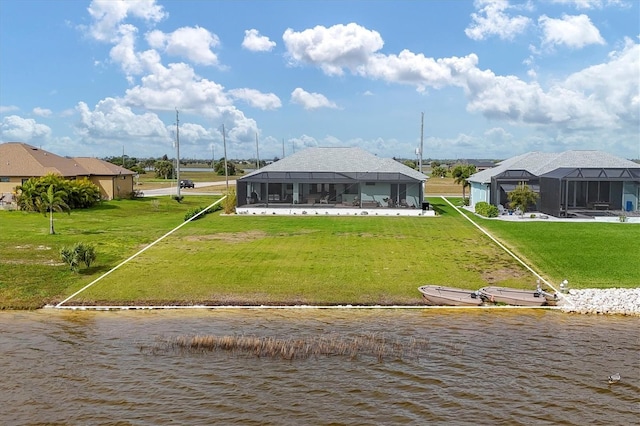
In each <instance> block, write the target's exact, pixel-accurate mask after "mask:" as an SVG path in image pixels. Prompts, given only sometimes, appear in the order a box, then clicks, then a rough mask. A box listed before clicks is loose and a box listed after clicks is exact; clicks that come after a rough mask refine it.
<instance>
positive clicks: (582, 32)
mask: <svg viewBox="0 0 640 426" xmlns="http://www.w3.org/2000/svg"><path fill="white" fill-rule="evenodd" d="M538 24H539V26H540V28H541V30H542V34H543V38H542V45H543V46H556V45H564V46H567V47H571V48H574V49H580V48H582V47H584V46H587V45H589V44H604V43H605V42H604V39H603V38H602V36H601V35H600V31H598V28H596V26H595V25H593V23H592V22H591V19H589V17H588V16H587V15H577V16H569V15H563V16H562V19H553V18H549V17H548V16H546V15H542V16H541V17H540V18H538Z"/></svg>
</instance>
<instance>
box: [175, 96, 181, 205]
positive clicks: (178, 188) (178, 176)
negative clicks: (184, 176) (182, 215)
mask: <svg viewBox="0 0 640 426" xmlns="http://www.w3.org/2000/svg"><path fill="white" fill-rule="evenodd" d="M176 183H177V185H176V188H177V190H178V192H177V197H178V201H180V120H179V119H178V108H176Z"/></svg>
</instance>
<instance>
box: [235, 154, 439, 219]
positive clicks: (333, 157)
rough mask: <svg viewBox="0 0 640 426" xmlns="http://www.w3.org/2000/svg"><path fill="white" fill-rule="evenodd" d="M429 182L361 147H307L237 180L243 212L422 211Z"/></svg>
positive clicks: (417, 173) (419, 174)
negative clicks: (310, 209)
mask: <svg viewBox="0 0 640 426" xmlns="http://www.w3.org/2000/svg"><path fill="white" fill-rule="evenodd" d="M426 179H427V177H426V176H425V175H424V174H422V173H419V172H417V171H416V170H414V169H411V168H409V167H407V166H405V165H404V164H401V163H399V162H398V161H395V160H393V159H390V158H380V157H377V156H375V155H373V154H371V153H369V152H367V151H365V150H363V149H360V148H307V149H305V150H302V151H299V152H296V153H295V154H292V155H290V156H288V157H285V158H283V159H281V160H279V161H276V162H273V163H271V164H269V165H267V166H265V167H262V168H261V169H258V170H256V171H254V172H252V173H250V174H248V175H247V176H244V177H241V178H239V179H238V180H237V183H236V187H237V200H238V201H237V203H238V207H242V206H250V205H261V206H265V207H284V206H288V207H303V206H313V205H328V206H332V207H336V208H339V207H349V208H388V207H398V208H402V207H405V208H414V209H420V208H421V203H422V201H423V199H424V182H425V181H426Z"/></svg>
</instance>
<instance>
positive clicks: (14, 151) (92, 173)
mask: <svg viewBox="0 0 640 426" xmlns="http://www.w3.org/2000/svg"><path fill="white" fill-rule="evenodd" d="M50 173H53V174H57V175H60V176H62V177H64V178H66V179H84V178H86V179H89V180H90V181H91V182H92V183H94V184H95V185H97V186H98V188H100V193H101V194H102V198H103V199H106V200H111V199H113V198H119V197H127V196H129V194H131V192H133V177H134V175H135V172H132V171H131V170H127V169H125V168H123V167H120V166H116V165H114V164H111V163H109V162H106V161H102V160H99V159H97V158H89V157H76V158H69V157H61V156H59V155H56V154H53V153H51V152H48V151H45V150H43V149H40V148H36V147H34V146H31V145H27V144H25V143H20V142H7V143H3V144H0V194H1V195H0V197H2V195H4V196H5V199H7V198H8V197H11V196H12V194H13V193H14V192H15V187H16V186H18V185H22V183H24V182H26V181H27V180H28V179H29V178H32V177H41V176H45V175H47V174H50Z"/></svg>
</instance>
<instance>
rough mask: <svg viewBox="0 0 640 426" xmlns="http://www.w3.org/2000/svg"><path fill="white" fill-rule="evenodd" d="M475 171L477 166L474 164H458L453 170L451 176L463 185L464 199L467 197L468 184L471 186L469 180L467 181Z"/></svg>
mask: <svg viewBox="0 0 640 426" xmlns="http://www.w3.org/2000/svg"><path fill="white" fill-rule="evenodd" d="M475 172H476V166H474V165H473V164H458V165H456V166H455V167H454V168H453V170H452V171H451V176H453V179H454V180H453V181H454V182H455V183H456V184H459V185H460V184H461V185H462V199H463V200H464V199H465V198H466V192H465V189H466V188H467V186H470V185H469V182H467V179H469V177H470V176H471V175H472V174H474V173H475Z"/></svg>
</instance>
